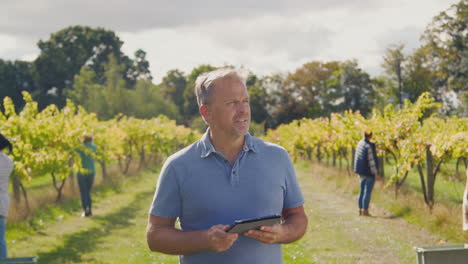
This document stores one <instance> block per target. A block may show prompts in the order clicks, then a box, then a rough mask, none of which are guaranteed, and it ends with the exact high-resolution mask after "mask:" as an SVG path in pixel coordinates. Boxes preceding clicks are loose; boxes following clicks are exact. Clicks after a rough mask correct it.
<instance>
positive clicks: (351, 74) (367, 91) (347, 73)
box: [337, 60, 375, 116]
mask: <svg viewBox="0 0 468 264" xmlns="http://www.w3.org/2000/svg"><path fill="white" fill-rule="evenodd" d="M340 82H341V88H342V91H343V92H342V96H343V102H342V103H341V104H338V105H337V108H338V109H337V110H338V111H339V112H343V111H344V110H352V111H353V112H354V111H359V112H360V113H361V114H362V115H364V116H366V115H367V114H368V113H370V111H371V110H372V108H373V105H374V102H373V100H374V98H375V91H374V87H373V85H372V81H371V79H370V76H369V74H368V73H366V72H364V71H362V69H361V68H359V67H358V64H357V61H356V60H351V61H346V62H344V63H342V64H341V65H340Z"/></svg>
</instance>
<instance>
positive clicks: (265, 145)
mask: <svg viewBox="0 0 468 264" xmlns="http://www.w3.org/2000/svg"><path fill="white" fill-rule="evenodd" d="M251 139H252V145H253V146H254V148H255V149H257V150H258V151H259V152H266V153H272V154H288V153H287V151H286V149H285V148H284V147H282V146H280V145H278V144H275V143H273V142H269V141H266V140H263V139H260V138H257V137H254V136H252V137H251Z"/></svg>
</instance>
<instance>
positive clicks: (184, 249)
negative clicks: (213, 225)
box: [147, 227, 208, 255]
mask: <svg viewBox="0 0 468 264" xmlns="http://www.w3.org/2000/svg"><path fill="white" fill-rule="evenodd" d="M205 232H206V231H205V230H200V231H180V230H177V229H175V228H168V227H164V228H155V229H153V230H149V231H148V232H147V241H148V246H149V248H150V249H151V250H152V251H157V252H161V253H165V254H172V255H187V254H192V253H196V252H199V251H202V250H206V249H208V246H207V243H206V239H205V237H206V235H205Z"/></svg>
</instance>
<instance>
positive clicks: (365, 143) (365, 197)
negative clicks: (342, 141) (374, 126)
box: [354, 131, 380, 216]
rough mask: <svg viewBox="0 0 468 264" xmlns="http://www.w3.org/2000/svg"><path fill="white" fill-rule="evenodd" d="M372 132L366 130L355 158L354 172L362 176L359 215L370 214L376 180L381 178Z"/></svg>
mask: <svg viewBox="0 0 468 264" xmlns="http://www.w3.org/2000/svg"><path fill="white" fill-rule="evenodd" d="M371 139H372V132H369V131H367V132H364V138H363V139H362V140H361V141H359V143H358V145H357V147H356V154H355V156H354V157H355V158H354V172H355V173H357V174H359V177H360V178H361V186H360V191H359V197H358V205H359V215H363V216H370V214H369V203H370V199H371V194H372V190H373V188H374V183H375V181H376V180H380V175H379V172H378V170H377V168H378V167H379V165H378V159H377V153H376V150H375V144H374V143H372V142H370V140H371Z"/></svg>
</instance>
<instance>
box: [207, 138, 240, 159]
mask: <svg viewBox="0 0 468 264" xmlns="http://www.w3.org/2000/svg"><path fill="white" fill-rule="evenodd" d="M209 136H210V140H211V144H213V147H214V148H215V150H216V151H218V152H220V153H221V154H223V156H225V157H226V158H227V159H228V160H229V162H231V164H234V162H236V159H237V156H238V155H239V153H240V152H241V150H242V147H243V146H244V142H245V136H240V137H229V136H225V135H222V134H219V133H213V131H212V130H210V134H209Z"/></svg>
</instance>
